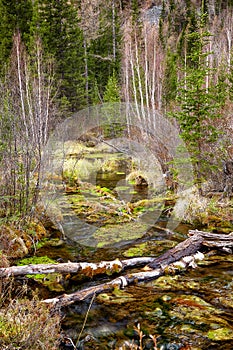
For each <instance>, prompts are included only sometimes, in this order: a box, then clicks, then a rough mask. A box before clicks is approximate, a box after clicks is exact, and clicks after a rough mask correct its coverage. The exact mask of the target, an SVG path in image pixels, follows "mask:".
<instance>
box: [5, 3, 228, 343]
mask: <svg viewBox="0 0 233 350" xmlns="http://www.w3.org/2000/svg"><path fill="white" fill-rule="evenodd" d="M0 18H1V25H0V249H1V251H0V258H1V267H7V266H9V264H10V262H9V260H8V259H11V258H13V259H14V258H18V257H19V256H20V255H22V254H23V255H26V254H27V253H28V252H29V250H30V247H32V246H33V245H34V244H35V242H37V240H39V239H40V238H41V237H42V236H44V235H45V234H46V233H45V229H44V227H42V226H41V225H40V224H41V223H40V221H39V222H38V221H37V220H36V218H38V217H39V219H40V212H39V208H38V207H37V204H38V199H39V193H40V185H41V174H42V169H41V167H42V154H43V149H44V146H45V145H46V143H47V141H48V138H49V135H50V134H51V132H52V131H53V130H54V128H55V127H56V126H57V125H58V124H59V123H61V122H62V121H64V120H65V119H66V118H68V117H70V116H71V115H73V114H74V113H75V112H77V111H79V110H82V109H84V108H88V107H91V106H93V105H101V104H102V103H105V102H110V103H114V102H122V103H134V104H135V105H136V106H140V108H149V109H150V110H151V111H152V112H159V113H160V114H161V115H163V116H166V117H167V118H169V120H170V121H171V123H174V125H175V126H176V127H177V128H179V130H180V135H181V137H182V139H183V141H184V142H185V145H186V147H187V150H188V152H189V154H190V156H191V161H192V165H193V169H194V180H195V182H196V184H197V185H198V188H199V192H200V194H203V193H202V191H203V186H202V184H203V183H204V182H205V181H206V180H207V181H208V185H209V189H211V190H217V191H219V190H220V191H222V190H223V186H224V179H223V176H222V161H228V160H230V159H231V160H232V157H233V147H232V131H233V130H232V129H233V118H232V110H233V108H232V107H233V57H232V53H233V51H232V45H233V0H177V1H175V0H166V1H165V0H154V1H150V0H144V1H143V0H24V1H22V0H12V1H6V0H0ZM142 124H143V121H142ZM142 127H143V125H142ZM164 132H166V130H164ZM232 180H233V177H232ZM217 211H219V209H217ZM231 217H232V216H231ZM16 247H18V248H19V249H18V248H17V249H18V250H17V249H16ZM5 253H6V254H5ZM7 283H8V282H7ZM7 283H5V282H1V284H0V291H1V298H0V304H1V307H2V306H4V305H5V303H6V300H8V299H10V298H9V296H10V297H11V292H10V293H9V290H10V291H11V289H10V286H8V285H7ZM9 284H11V281H10V282H9ZM20 293H23V291H20ZM20 295H21V294H20ZM12 296H13V294H12ZM12 305H13V308H12V310H11V312H13V315H14V312H15V313H16V314H17V315H22V319H24V318H25V317H26V316H27V317H28V324H29V325H30V324H31V325H32V324H34V323H35V329H34V328H33V330H32V331H31V328H30V332H31V334H34V333H35V334H37V332H36V331H37V330H38V324H41V328H40V337H42V335H43V334H45V339H43V341H44V344H47V343H46V341H47V342H52V344H53V342H54V339H57V337H58V333H59V322H60V319H59V317H58V318H57V320H54V319H52V318H51V317H50V316H51V315H50V314H49V310H47V309H46V308H44V306H42V305H41V304H37V308H36V307H35V304H32V305H31V306H30V305H29V302H28V304H27V308H28V309H29V311H33V310H34V309H35V310H37V314H36V317H35V316H34V314H33V312H28V309H26V311H25V313H23V311H22V310H24V309H22V307H21V306H20V304H17V302H15V304H13V303H12ZM30 307H31V310H30ZM45 309H46V310H45ZM45 313H46V321H44V317H45V316H44V315H45ZM5 314H6V315H7V314H8V313H5ZM5 314H4V315H5ZM9 314H10V313H9ZM10 315H11V314H10ZM30 315H32V316H30ZM30 317H31V319H30ZM9 318H11V317H9ZM39 318H41V321H40V320H39V321H38V322H37V319H39ZM12 319H13V318H12ZM34 319H35V320H36V322H34V323H33V320H34ZM0 321H1V320H0ZM3 321H4V322H5V324H6V321H5V320H3ZM10 321H11V320H10ZM4 322H3V323H2V324H4ZM46 322H47V323H48V329H49V331H48V332H49V334H50V337H48V339H47V336H46V334H48V332H47V333H46V332H45V331H44V324H45V323H46ZM12 330H14V328H10V327H9V339H10V340H9V344H11V336H12V334H13V333H12ZM35 330H36V331H35ZM1 331H2V329H1ZM21 333H22V335H24V334H26V331H25V330H24V332H21V330H20V334H21ZM6 334H7V332H6ZM18 336H19V334H17V337H18ZM17 337H16V338H17ZM40 340H41V341H42V338H40ZM48 346H49V345H48ZM29 348H32V347H29ZM48 348H51V349H55V347H48Z"/></svg>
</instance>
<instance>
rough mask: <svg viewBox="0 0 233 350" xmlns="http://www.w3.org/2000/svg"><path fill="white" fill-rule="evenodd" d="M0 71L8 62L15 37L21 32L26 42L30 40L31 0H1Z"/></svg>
mask: <svg viewBox="0 0 233 350" xmlns="http://www.w3.org/2000/svg"><path fill="white" fill-rule="evenodd" d="M0 18H1V26H0V67H1V68H0V69H1V70H2V68H3V67H4V65H5V63H6V62H7V61H8V59H9V56H10V52H11V49H12V44H13V35H14V33H15V32H17V31H19V32H20V33H21V37H22V39H23V41H24V42H26V41H27V40H28V37H29V33H30V23H31V18H32V1H31V0H24V1H20V0H17V1H15V0H10V1H7V0H0Z"/></svg>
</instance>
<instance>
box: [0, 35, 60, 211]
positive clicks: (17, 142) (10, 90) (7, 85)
mask: <svg viewBox="0 0 233 350" xmlns="http://www.w3.org/2000/svg"><path fill="white" fill-rule="evenodd" d="M34 47H35V49H34V52H33V55H31V57H30V56H29V55H28V54H27V52H26V49H25V47H24V45H23V43H22V41H21V37H20V33H16V34H15V36H14V39H13V49H12V55H11V63H10V67H9V70H8V73H7V76H6V77H5V80H4V81H2V82H1V107H0V108H1V115H2V118H1V125H0V127H1V130H0V133H1V139H2V143H3V146H2V150H1V151H2V152H1V154H2V156H1V159H0V161H1V168H2V169H4V171H2V173H1V182H0V190H1V193H2V198H3V200H2V206H3V208H4V207H5V209H6V208H7V210H8V211H9V212H8V213H7V214H9V215H11V214H12V213H18V214H20V215H23V216H26V215H28V214H29V213H30V212H31V210H32V207H33V206H35V205H36V202H37V198H38V191H39V187H40V177H41V157H42V150H43V146H44V145H45V143H46V141H47V138H48V134H49V130H50V128H51V123H52V121H53V119H54V116H55V109H54V103H53V99H54V97H55V94H56V90H55V87H54V80H53V63H52V61H51V60H49V59H48V60H46V62H45V60H44V57H43V50H42V47H41V43H40V40H39V39H37V40H35V46H34Z"/></svg>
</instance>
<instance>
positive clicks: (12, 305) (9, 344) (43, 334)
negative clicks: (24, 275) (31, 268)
mask: <svg viewBox="0 0 233 350" xmlns="http://www.w3.org/2000/svg"><path fill="white" fill-rule="evenodd" d="M26 289H27V287H26V286H25V287H22V288H21V290H19V291H18V295H17V297H15V296H14V297H13V296H12V294H13V292H14V293H15V291H13V280H12V279H9V280H4V281H3V280H2V281H1V283H0V292H1V297H0V302H1V305H0V349H7V350H13V349H24V350H32V349H33V350H45V349H46V350H57V349H58V345H59V335H60V321H61V320H60V316H59V315H52V316H51V313H50V310H49V307H48V306H47V305H46V304H43V303H41V302H40V301H39V300H38V299H37V298H36V297H34V298H33V299H32V300H28V299H26V298H23V295H24V294H25V292H26Z"/></svg>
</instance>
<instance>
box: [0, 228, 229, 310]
mask: <svg viewBox="0 0 233 350" xmlns="http://www.w3.org/2000/svg"><path fill="white" fill-rule="evenodd" d="M189 236H190V237H189V238H187V239H186V240H185V241H183V242H181V243H179V244H177V245H176V246H175V247H174V248H172V249H170V250H168V251H167V252H166V253H164V254H162V255H161V256H160V257H158V258H151V257H141V258H133V259H127V260H122V261H120V260H118V259H116V260H114V261H103V262H100V263H71V262H69V263H65V264H39V265H26V266H12V267H8V268H0V277H7V276H11V275H15V276H18V275H25V274H38V273H40V274H41V273H43V274H46V273H54V272H56V273H58V272H59V273H81V274H83V275H85V276H89V277H93V276H94V275H97V274H104V273H107V274H113V273H119V272H121V271H123V270H124V269H126V268H130V267H139V266H145V265H147V266H146V267H145V268H144V271H141V272H137V273H133V274H126V275H124V276H119V277H117V278H115V279H114V280H112V281H110V282H107V283H103V284H100V285H97V286H94V287H89V288H86V289H84V290H81V291H80V290H79V291H77V292H75V293H72V294H70V295H67V294H64V295H61V296H59V297H56V298H52V299H47V300H44V302H46V303H51V304H52V305H54V306H55V308H60V307H62V306H66V305H69V304H72V303H74V302H76V301H81V300H84V299H86V298H88V297H90V296H93V295H95V294H99V293H102V292H107V291H110V290H112V289H113V288H115V287H117V286H118V287H120V288H124V287H126V286H127V285H129V284H132V283H137V282H142V281H148V280H151V279H156V278H158V277H159V276H161V275H163V274H164V273H165V272H166V271H170V270H172V271H173V272H174V271H176V270H180V269H186V268H187V267H189V266H191V267H194V266H196V261H197V260H202V259H203V258H204V255H203V254H202V253H199V251H200V250H201V249H202V248H203V247H211V248H223V247H227V248H229V247H233V233H230V234H229V235H224V234H214V233H209V232H204V231H197V230H191V231H189Z"/></svg>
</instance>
